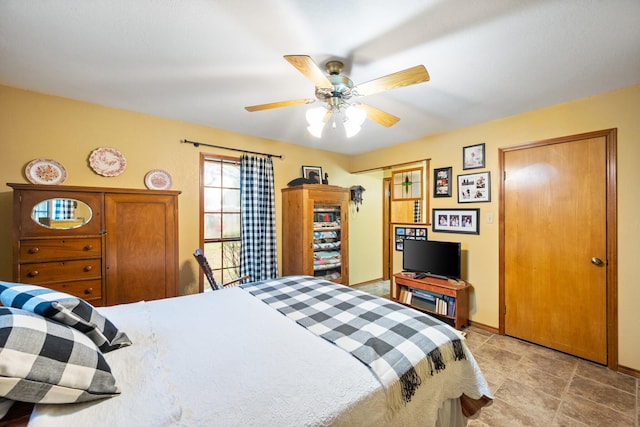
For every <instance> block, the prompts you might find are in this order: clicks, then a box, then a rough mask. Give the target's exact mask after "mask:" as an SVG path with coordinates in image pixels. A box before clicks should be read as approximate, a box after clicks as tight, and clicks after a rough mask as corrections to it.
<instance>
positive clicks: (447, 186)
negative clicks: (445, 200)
mask: <svg viewBox="0 0 640 427" xmlns="http://www.w3.org/2000/svg"><path fill="white" fill-rule="evenodd" d="M433 197H451V167H448V168H438V169H434V170H433Z"/></svg>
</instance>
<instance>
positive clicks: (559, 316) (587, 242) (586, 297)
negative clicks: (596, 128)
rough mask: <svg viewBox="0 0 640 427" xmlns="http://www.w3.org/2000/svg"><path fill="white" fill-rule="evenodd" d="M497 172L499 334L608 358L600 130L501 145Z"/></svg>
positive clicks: (604, 186)
mask: <svg viewBox="0 0 640 427" xmlns="http://www.w3.org/2000/svg"><path fill="white" fill-rule="evenodd" d="M554 142H555V141H554ZM504 171H505V173H504V218H505V220H504V224H505V227H504V230H505V231H504V295H505V306H504V324H505V333H506V334H507V335H510V336H513V337H517V338H521V339H524V340H526V341H531V342H535V343H538V344H541V345H544V346H547V347H551V348H554V349H556V350H560V351H563V352H566V353H570V354H574V355H576V356H579V357H582V358H585V359H588V360H592V361H595V362H598V363H603V364H605V363H607V361H608V358H607V338H608V337H607V326H608V322H607V300H608V285H609V286H613V284H611V283H607V277H608V274H607V273H608V272H607V269H608V268H609V267H611V266H610V265H609V263H608V256H607V222H608V217H607V206H608V202H607V200H608V199H607V138H606V136H598V135H589V136H584V137H580V136H576V137H575V139H574V140H567V141H562V142H557V143H552V144H551V143H548V144H542V143H541V144H539V145H534V146H532V147H527V148H525V149H520V150H513V151H507V152H505V154H504Z"/></svg>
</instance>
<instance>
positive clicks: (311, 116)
mask: <svg viewBox="0 0 640 427" xmlns="http://www.w3.org/2000/svg"><path fill="white" fill-rule="evenodd" d="M325 114H327V109H326V108H325V107H315V108H309V109H308V110H307V113H306V114H305V115H306V118H307V123H309V126H315V125H319V124H320V125H324V116H325Z"/></svg>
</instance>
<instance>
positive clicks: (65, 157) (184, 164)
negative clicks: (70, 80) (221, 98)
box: [0, 86, 381, 294]
mask: <svg viewBox="0 0 640 427" xmlns="http://www.w3.org/2000/svg"><path fill="white" fill-rule="evenodd" d="M183 139H189V140H192V141H199V142H203V143H209V144H216V145H222V146H229V147H237V148H242V149H246V150H252V151H258V152H266V153H272V154H278V155H285V159H284V160H280V159H277V158H274V160H273V162H274V169H275V180H276V183H275V184H276V199H277V200H276V206H277V211H276V214H277V224H278V239H280V236H281V233H280V229H281V227H280V221H281V219H280V218H281V216H280V189H281V188H282V187H286V185H287V183H288V182H289V181H291V180H292V179H294V178H298V177H300V176H301V175H302V171H301V166H302V165H313V166H321V167H322V168H323V171H324V172H327V173H328V174H329V180H330V183H331V184H333V185H340V186H343V187H350V186H351V185H354V184H356V181H358V180H359V179H358V178H357V177H354V176H353V175H351V174H349V173H348V172H347V171H346V165H347V162H348V158H347V157H345V156H342V155H338V154H335V153H331V152H328V151H323V150H314V149H310V148H303V147H300V146H296V145H292V144H286V143H282V142H278V141H272V140H266V139H260V138H254V137H250V136H247V135H242V134H237V133H232V132H226V131H222V130H219V129H212V128H208V127H205V126H198V125H194V124H189V123H184V122H179V121H175V120H167V119H163V118H159V117H154V116H149V115H145V114H139V113H133V112H129V111H124V110H118V109H113V108H106V107H101V106H98V105H94V104H88V103H84V102H79V101H74V100H69V99H64V98H59V97H54V96H47V95H42V94H38V93H34V92H29V91H24V90H19V89H15V88H10V87H6V86H0V147H2V148H1V151H0V218H1V219H2V220H1V221H0V280H11V279H12V267H11V259H12V255H11V221H12V220H11V218H12V193H11V188H10V187H7V186H6V185H5V184H6V183H8V182H19V183H20V182H22V183H25V182H27V179H26V177H25V175H24V168H25V166H26V165H27V163H29V162H30V161H31V160H33V159H36V158H48V159H55V160H56V161H58V162H60V163H61V164H62V165H63V166H64V167H65V169H66V170H67V173H68V179H67V181H66V182H65V184H66V185H86V186H95V187H118V188H145V186H144V175H145V174H146V173H147V172H148V171H149V170H151V169H164V170H166V171H168V172H169V174H171V176H172V178H173V186H172V189H174V190H180V191H182V194H181V195H180V196H179V221H180V224H179V233H180V287H181V293H183V294H187V293H192V292H195V291H196V290H197V283H196V278H197V274H198V268H197V264H196V263H195V260H194V258H193V256H192V253H193V251H194V249H195V248H196V247H197V246H198V238H199V237H198V235H199V230H198V223H199V222H198V210H199V153H200V152H205V153H217V154H223V155H229V156H234V155H236V156H239V155H240V153H237V152H233V151H227V150H219V149H214V148H208V147H203V146H200V147H199V148H197V149H196V148H194V147H193V146H192V145H190V144H184V143H180V141H181V140H183ZM98 147H113V148H116V149H118V150H120V151H121V152H122V153H123V155H124V156H125V157H126V159H127V168H126V170H125V171H124V173H122V174H121V175H119V176H117V177H110V178H106V177H103V176H100V175H97V174H96V173H94V172H93V170H92V169H91V168H90V167H89V166H88V162H87V159H88V157H89V154H90V153H91V151H92V150H94V149H96V148H98ZM363 179H364V178H363ZM362 185H363V186H365V187H366V186H367V184H362ZM354 212H355V211H354ZM362 213H363V211H361V213H360V215H356V216H355V218H354V220H355V226H354V230H355V232H356V236H357V232H358V221H359V218H361V217H362V215H361V214H362ZM356 240H357V238H356ZM354 253H356V254H357V253H358V251H357V250H354ZM380 256H381V255H380ZM354 262H355V264H356V265H357V263H358V262H357V261H354ZM356 271H357V269H356ZM378 277H380V273H379V272H378V271H372V270H371V269H369V270H365V271H364V273H356V274H355V278H353V279H351V282H352V283H358V282H361V281H367V280H373V279H375V278H378ZM355 280H357V281H355Z"/></svg>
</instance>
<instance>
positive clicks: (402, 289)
mask: <svg viewBox="0 0 640 427" xmlns="http://www.w3.org/2000/svg"><path fill="white" fill-rule="evenodd" d="M470 288H471V285H469V284H468V283H465V282H461V283H459V282H455V281H449V280H446V279H439V278H435V277H425V278H422V279H417V278H415V277H413V275H405V274H402V273H398V274H395V275H394V276H393V281H392V282H391V289H390V291H391V299H392V300H393V301H396V302H399V303H400V304H404V305H406V306H408V307H412V308H414V309H416V310H419V311H422V312H424V313H427V314H429V315H432V316H434V317H436V318H440V319H441V320H443V321H445V322H447V323H450V324H453V326H454V327H455V328H456V329H462V328H464V327H466V326H467V323H468V316H469V289H470Z"/></svg>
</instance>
